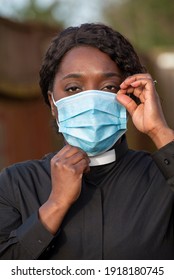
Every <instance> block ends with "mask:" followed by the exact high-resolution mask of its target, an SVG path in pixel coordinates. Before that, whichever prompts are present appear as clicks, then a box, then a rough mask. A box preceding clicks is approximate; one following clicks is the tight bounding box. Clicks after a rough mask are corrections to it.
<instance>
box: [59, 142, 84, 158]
mask: <svg viewBox="0 0 174 280" xmlns="http://www.w3.org/2000/svg"><path fill="white" fill-rule="evenodd" d="M79 152H80V153H81V154H83V156H84V157H85V156H86V157H88V156H87V154H86V153H85V151H83V150H82V149H80V148H78V147H74V146H71V145H69V144H66V145H65V146H64V147H63V148H62V149H61V150H60V151H59V152H58V153H57V154H56V155H55V157H59V158H69V157H71V156H73V155H74V154H76V153H79Z"/></svg>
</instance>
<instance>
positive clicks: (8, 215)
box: [0, 165, 54, 260]
mask: <svg viewBox="0 0 174 280" xmlns="http://www.w3.org/2000/svg"><path fill="white" fill-rule="evenodd" d="M30 169H31V168H29V167H28V166H27V173H28V172H29V171H28V170H30ZM19 170H20V172H21V173H19V172H18V170H17V168H16V167H13V168H7V169H5V170H3V171H2V172H1V173H0V259H4V260H7V259H8V260H9V259H11V260H27V259H38V258H39V257H40V255H41V254H42V253H43V252H44V251H45V250H46V251H47V249H48V248H49V246H50V243H51V241H52V240H53V241H54V236H53V235H52V234H51V233H50V232H49V231H47V229H46V228H45V227H44V226H43V224H42V223H41V221H40V219H39V216H38V209H39V207H40V204H42V203H41V202H40V200H41V196H40V194H39V190H40V188H39V187H38V190H37V192H36V191H35V188H34V187H33V186H34V185H36V182H37V180H36V179H35V181H34V180H33V177H32V176H31V175H32V174H33V173H32V174H29V175H28V176H27V175H26V174H25V169H24V168H23V165H21V166H19ZM31 170H32V169H31ZM34 174H35V173H34ZM33 176H34V175H33ZM41 176H42V174H41ZM35 177H36V176H35ZM30 178H31V179H30ZM37 184H38V183H37ZM46 185H47V182H46ZM43 192H44V191H43V189H41V190H40V193H41V194H42V193H43ZM36 194H37V195H36Z"/></svg>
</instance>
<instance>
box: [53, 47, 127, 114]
mask: <svg viewBox="0 0 174 280" xmlns="http://www.w3.org/2000/svg"><path fill="white" fill-rule="evenodd" d="M121 81H122V77H121V73H120V71H119V69H118V67H117V65H116V63H115V62H114V61H113V60H112V59H111V58H110V57H109V56H108V55H107V54H105V53H103V52H101V51H100V50H98V49H97V48H94V47H91V46H79V47H76V48H73V49H71V50H70V51H69V52H68V53H66V55H65V56H64V58H63V59H62V61H61V64H60V65H59V70H58V72H57V74H56V76H55V81H54V86H53V96H54V100H55V101H57V100H59V99H61V98H63V97H67V96H70V95H72V94H76V93H79V92H81V91H85V90H92V89H94V90H103V91H110V92H113V93H117V91H118V90H119V85H120V83H121ZM48 95H49V101H50V104H51V108H52V113H53V115H54V116H56V117H57V111H56V107H55V106H54V104H53V101H52V97H51V93H50V92H49V93H48Z"/></svg>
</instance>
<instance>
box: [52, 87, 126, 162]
mask: <svg viewBox="0 0 174 280" xmlns="http://www.w3.org/2000/svg"><path fill="white" fill-rule="evenodd" d="M53 101H54V99H53ZM54 104H55V105H56V107H57V110H58V122H57V124H58V127H59V132H61V133H62V134H63V136H64V138H65V140H66V141H67V142H68V143H69V144H70V145H72V146H76V147H79V148H81V149H82V150H84V151H85V152H86V153H87V154H88V155H89V156H95V155H99V154H102V153H104V152H105V151H107V150H109V149H110V148H111V147H112V146H113V145H114V144H115V143H116V142H117V140H118V139H119V138H120V137H121V136H122V135H123V134H124V133H125V131H126V129H127V114H126V109H125V108H124V107H123V106H122V105H121V104H120V103H118V101H117V100H116V95H115V94H114V93H111V92H105V91H99V90H87V91H83V92H80V93H77V94H74V95H71V96H68V97H65V98H62V99H60V100H58V101H56V102H55V101H54Z"/></svg>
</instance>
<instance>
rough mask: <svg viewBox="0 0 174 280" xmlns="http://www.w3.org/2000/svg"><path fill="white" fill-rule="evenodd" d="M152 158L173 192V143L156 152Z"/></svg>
mask: <svg viewBox="0 0 174 280" xmlns="http://www.w3.org/2000/svg"><path fill="white" fill-rule="evenodd" d="M152 157H153V159H154V161H155V163H156V165H157V166H158V168H159V169H160V170H161V172H162V174H163V175H164V177H165V178H166V179H167V181H168V183H169V184H170V186H171V188H172V190H173V191H174V141H172V142H170V143H169V144H167V145H165V146H164V147H162V148H161V149H159V150H158V151H156V152H155V153H154V154H153V155H152Z"/></svg>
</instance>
